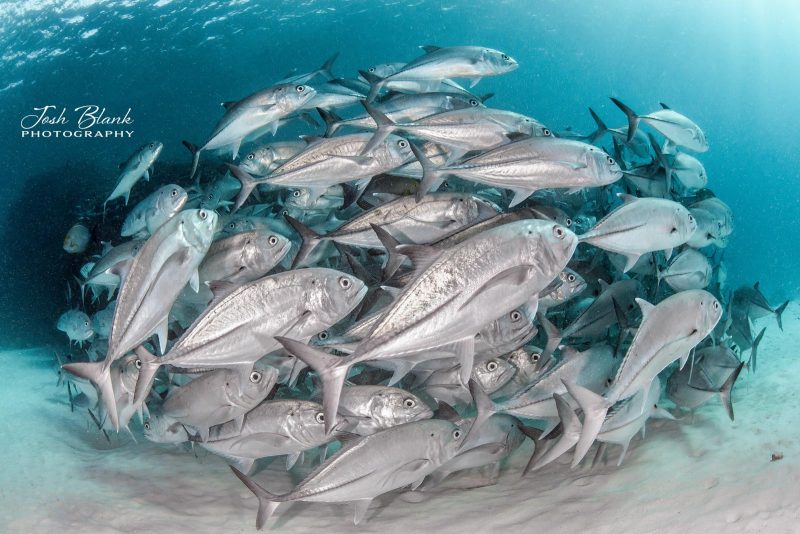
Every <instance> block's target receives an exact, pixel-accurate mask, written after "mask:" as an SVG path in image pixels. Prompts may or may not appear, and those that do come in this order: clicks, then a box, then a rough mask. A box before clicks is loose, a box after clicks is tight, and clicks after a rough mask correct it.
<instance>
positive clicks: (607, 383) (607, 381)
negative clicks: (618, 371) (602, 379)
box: [606, 378, 611, 387]
mask: <svg viewBox="0 0 800 534" xmlns="http://www.w3.org/2000/svg"><path fill="white" fill-rule="evenodd" d="M610 385H611V379H610V378H606V387H608V386H610Z"/></svg>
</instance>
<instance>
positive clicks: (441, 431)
mask: <svg viewBox="0 0 800 534" xmlns="http://www.w3.org/2000/svg"><path fill="white" fill-rule="evenodd" d="M462 439H463V432H462V431H461V429H460V428H458V427H457V426H456V425H455V424H453V423H451V422H449V421H441V420H434V419H431V420H426V421H416V422H413V423H407V424H404V425H399V426H395V427H392V428H389V429H387V430H384V431H382V432H378V433H377V434H372V435H370V436H364V437H361V438H358V439H355V440H353V441H352V442H351V443H348V444H347V445H346V446H344V447H343V448H342V449H341V450H339V451H338V452H337V453H336V454H334V455H333V456H331V457H330V458H329V459H328V460H327V461H325V462H324V463H323V464H322V465H320V466H319V467H318V468H317V469H315V470H314V471H313V472H312V473H311V474H309V475H308V476H307V477H306V478H305V479H304V480H303V482H301V483H300V484H299V485H298V486H297V487H295V488H294V489H293V490H292V491H290V492H289V493H286V494H284V495H274V494H272V493H269V492H268V491H267V490H265V489H264V488H262V487H261V486H259V485H258V484H257V483H255V481H253V480H252V479H250V478H249V477H248V476H247V475H245V474H243V473H241V472H240V471H238V470H236V469H233V472H234V474H235V475H236V476H237V477H239V479H240V480H241V481H242V482H244V484H245V486H247V488H248V489H249V490H250V491H252V492H253V493H254V494H255V496H256V497H257V498H258V515H257V516H256V528H258V529H261V528H262V527H263V526H264V524H265V523H266V522H267V520H268V519H269V518H270V516H272V514H273V513H274V512H275V509H276V508H277V507H278V504H280V503H282V502H293V501H304V502H354V503H355V504H356V513H355V518H354V523H356V524H358V523H359V522H360V521H361V519H363V518H364V515H365V514H366V512H367V508H368V507H369V504H370V503H371V502H372V499H374V498H375V497H377V496H379V495H382V494H384V493H387V492H389V491H392V490H395V489H398V488H402V487H403V486H408V485H409V484H413V485H419V484H421V483H422V481H423V479H424V478H425V477H426V476H427V475H428V474H430V473H432V472H433V471H434V470H436V469H437V468H438V467H439V466H441V465H442V464H444V463H445V462H447V461H448V460H450V459H451V458H452V457H453V456H455V454H456V452H457V451H458V448H459V447H460V446H461V444H462Z"/></svg>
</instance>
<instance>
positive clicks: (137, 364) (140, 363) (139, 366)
mask: <svg viewBox="0 0 800 534" xmlns="http://www.w3.org/2000/svg"><path fill="white" fill-rule="evenodd" d="M133 363H134V365H135V366H136V368H137V369H141V368H142V360H140V359H138V358H137V359H136V361H135V362H133Z"/></svg>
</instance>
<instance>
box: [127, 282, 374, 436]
mask: <svg viewBox="0 0 800 534" xmlns="http://www.w3.org/2000/svg"><path fill="white" fill-rule="evenodd" d="M215 289H216V292H217V294H218V295H219V297H218V299H217V301H216V302H215V303H213V304H212V305H211V306H209V307H208V308H206V310H205V311H204V312H203V314H202V315H200V317H198V318H197V320H195V322H194V323H193V324H192V325H191V326H190V327H189V329H188V330H187V331H186V332H185V333H184V334H183V336H181V338H180V339H179V340H178V341H177V343H175V345H174V346H173V347H172V349H171V350H170V352H169V353H168V354H166V355H165V356H164V357H162V358H156V357H155V356H153V355H152V354H149V353H147V351H145V350H144V348H143V347H140V348H139V349H138V352H139V353H140V357H141V358H142V361H143V365H142V373H141V376H140V381H139V383H138V384H137V385H136V402H137V403H139V402H141V401H142V400H144V398H145V396H146V395H147V393H148V392H149V391H150V386H151V383H152V379H153V377H154V375H155V373H156V371H157V370H158V368H159V367H160V366H162V365H165V364H169V365H174V366H177V367H181V368H200V369H214V368H220V367H223V368H228V369H237V370H238V371H239V373H240V374H241V375H242V376H244V377H247V376H249V374H250V372H251V371H252V368H253V364H254V363H255V362H256V361H257V360H258V359H259V358H261V357H262V356H264V355H265V354H268V353H270V352H272V351H274V350H276V349H280V347H281V345H280V344H279V343H278V342H277V341H276V340H275V337H276V336H289V337H292V338H296V339H300V340H303V341H306V342H307V341H308V340H310V339H311V337H312V336H314V335H315V334H317V333H318V332H320V331H322V330H325V329H326V328H329V327H330V326H331V325H333V324H335V323H337V322H339V321H340V320H341V319H342V318H343V317H345V316H346V315H347V314H348V313H350V312H351V311H352V310H353V309H354V308H355V307H356V305H357V304H358V303H359V302H360V301H361V299H362V298H363V297H364V294H365V293H366V287H365V286H364V283H363V282H362V281H361V280H359V279H357V278H355V277H353V276H351V275H348V274H345V273H342V272H339V271H334V270H332V269H322V268H318V269H300V270H297V271H287V272H284V273H280V274H276V275H272V276H267V277H264V278H261V279H259V280H256V281H254V282H250V283H248V284H245V285H243V286H241V287H235V286H234V285H233V284H227V283H223V284H218V285H216V287H215ZM333 420H334V419H332V421H333Z"/></svg>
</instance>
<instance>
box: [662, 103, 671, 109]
mask: <svg viewBox="0 0 800 534" xmlns="http://www.w3.org/2000/svg"><path fill="white" fill-rule="evenodd" d="M659 104H660V105H661V109H672V108H671V107H669V106H668V105H666V104H665V103H663V102H659Z"/></svg>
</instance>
